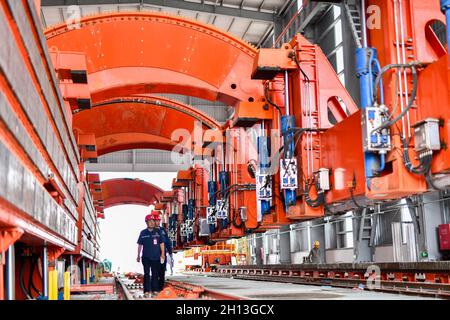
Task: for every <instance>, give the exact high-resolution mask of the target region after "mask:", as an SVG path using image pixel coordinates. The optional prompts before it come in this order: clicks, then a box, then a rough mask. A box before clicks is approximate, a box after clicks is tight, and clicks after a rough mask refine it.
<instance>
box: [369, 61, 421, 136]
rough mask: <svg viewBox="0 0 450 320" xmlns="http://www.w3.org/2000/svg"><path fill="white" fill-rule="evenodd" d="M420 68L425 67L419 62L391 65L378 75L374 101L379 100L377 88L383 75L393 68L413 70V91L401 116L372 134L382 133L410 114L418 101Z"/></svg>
mask: <svg viewBox="0 0 450 320" xmlns="http://www.w3.org/2000/svg"><path fill="white" fill-rule="evenodd" d="M419 66H423V64H422V63H417V62H414V63H410V64H390V65H387V66H385V67H384V68H383V69H381V71H380V73H379V74H378V76H377V78H376V80H375V90H374V92H373V99H374V101H376V100H377V99H376V98H377V91H378V90H377V88H378V86H379V85H380V82H381V79H382V77H383V75H384V74H385V73H386V72H387V71H389V70H391V69H393V68H409V69H411V74H412V77H413V89H412V92H411V96H410V98H409V101H408V105H407V106H406V108H405V109H403V111H402V112H400V114H399V115H398V116H396V117H395V118H394V119H392V120H387V121H385V122H384V123H382V124H381V125H380V126H379V127H378V128H376V129H374V130H373V131H372V132H376V131H380V130H383V129H386V128H388V127H390V126H392V125H393V124H395V123H396V122H397V121H398V120H400V119H401V118H403V117H404V116H405V115H406V113H408V111H409V110H410V109H411V107H412V106H413V104H414V101H415V100H416V97H417V87H418V78H417V70H416V67H419Z"/></svg>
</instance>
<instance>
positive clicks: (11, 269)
mask: <svg viewBox="0 0 450 320" xmlns="http://www.w3.org/2000/svg"><path fill="white" fill-rule="evenodd" d="M15 260H16V257H15V252H14V245H13V244H12V245H10V246H9V248H8V251H7V252H6V264H5V265H6V275H5V284H6V290H5V291H6V292H5V295H6V300H15V298H16V292H15V288H16V285H15V279H16V275H15V265H16V261H15Z"/></svg>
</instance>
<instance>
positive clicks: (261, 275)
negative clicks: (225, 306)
mask: <svg viewBox="0 0 450 320" xmlns="http://www.w3.org/2000/svg"><path fill="white" fill-rule="evenodd" d="M375 270H378V271H377V273H376V271H375ZM189 272H190V273H192V272H193V273H196V274H200V275H208V276H211V277H225V278H226V277H228V278H234V279H242V280H256V281H271V282H284V283H294V284H300V285H317V286H331V287H340V288H350V289H361V290H372V291H378V292H386V293H396V294H403V295H416V296H424V297H438V298H443V299H450V263H449V262H418V263H380V264H377V265H374V264H369V263H361V264H350V263H344V264H317V265H314V264H301V265H265V266H220V267H218V269H216V270H212V271H210V272H204V270H202V269H194V270H191V271H189Z"/></svg>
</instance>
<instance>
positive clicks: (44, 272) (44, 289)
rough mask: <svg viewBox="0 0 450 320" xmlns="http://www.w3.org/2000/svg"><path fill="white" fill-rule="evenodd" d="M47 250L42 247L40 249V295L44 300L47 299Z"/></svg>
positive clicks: (45, 246) (45, 247)
mask: <svg viewBox="0 0 450 320" xmlns="http://www.w3.org/2000/svg"><path fill="white" fill-rule="evenodd" d="M48 293H49V292H48V248H47V245H44V247H43V248H42V295H43V296H44V299H47V298H48Z"/></svg>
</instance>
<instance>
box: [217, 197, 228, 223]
mask: <svg viewBox="0 0 450 320" xmlns="http://www.w3.org/2000/svg"><path fill="white" fill-rule="evenodd" d="M216 212H217V219H226V218H228V202H227V201H225V200H217V211H216Z"/></svg>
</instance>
